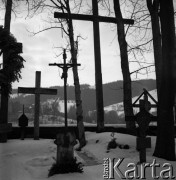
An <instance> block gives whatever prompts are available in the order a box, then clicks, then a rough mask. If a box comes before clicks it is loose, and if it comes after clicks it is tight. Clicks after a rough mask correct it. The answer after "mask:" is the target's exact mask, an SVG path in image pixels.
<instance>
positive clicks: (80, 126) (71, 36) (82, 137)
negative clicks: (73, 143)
mask: <svg viewBox="0 0 176 180" xmlns="http://www.w3.org/2000/svg"><path fill="white" fill-rule="evenodd" d="M68 13H69V14H70V11H68ZM67 23H68V31H69V40H70V45H71V57H72V63H73V64H77V47H75V41H74V34H73V23H72V19H71V18H69V19H68V20H67ZM73 77H74V85H75V99H76V117H77V128H78V137H79V142H80V147H83V146H85V144H86V139H85V130H84V124H83V109H82V100H81V89H80V83H79V76H78V69H77V66H74V67H73Z"/></svg>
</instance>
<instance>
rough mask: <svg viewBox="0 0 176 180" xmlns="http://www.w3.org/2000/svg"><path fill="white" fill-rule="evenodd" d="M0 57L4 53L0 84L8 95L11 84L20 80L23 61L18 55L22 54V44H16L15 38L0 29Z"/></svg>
mask: <svg viewBox="0 0 176 180" xmlns="http://www.w3.org/2000/svg"><path fill="white" fill-rule="evenodd" d="M0 49H1V51H0V56H1V55H2V53H4V62H3V69H1V70H0V75H1V77H5V78H1V79H0V84H1V86H3V87H5V88H6V89H5V90H6V91H5V92H6V93H8V95H9V94H10V93H11V91H12V87H11V84H12V83H13V82H15V81H19V79H21V75H20V73H21V69H22V68H23V67H24V65H23V63H24V61H25V60H24V59H23V57H22V56H20V55H19V54H20V53H22V44H21V43H17V40H16V39H15V37H14V36H13V35H12V34H11V33H9V32H8V31H7V30H5V29H3V28H1V29H0Z"/></svg>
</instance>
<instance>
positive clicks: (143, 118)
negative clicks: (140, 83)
mask: <svg viewBox="0 0 176 180" xmlns="http://www.w3.org/2000/svg"><path fill="white" fill-rule="evenodd" d="M143 91H144V92H143V93H142V94H141V95H140V96H139V97H138V98H137V99H136V101H135V102H134V103H133V107H138V108H139V109H140V111H139V112H138V113H137V114H136V115H135V117H133V118H131V119H133V120H135V121H136V122H137V123H138V125H139V135H138V137H137V138H136V149H137V150H138V151H139V159H140V163H144V162H146V148H151V138H150V137H146V131H147V128H148V126H149V123H150V122H151V121H153V120H156V117H155V116H153V115H152V114H150V113H149V112H148V111H149V110H150V109H151V108H152V107H157V101H156V100H155V99H154V98H153V97H152V96H151V95H150V94H149V93H148V91H147V90H146V89H143ZM142 96H144V99H143V100H141V99H140V98H141V97H142ZM148 97H150V98H151V99H152V100H153V102H154V103H155V104H151V103H150V102H149V101H148ZM138 101H139V104H136V103H137V102H138ZM129 118H130V117H129Z"/></svg>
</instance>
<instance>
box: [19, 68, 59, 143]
mask: <svg viewBox="0 0 176 180" xmlns="http://www.w3.org/2000/svg"><path fill="white" fill-rule="evenodd" d="M40 82H41V72H40V71H36V80H35V88H29V87H19V88H18V93H25V94H35V110H34V140H39V114H40V94H48V95H56V94H57V89H49V88H41V87H40Z"/></svg>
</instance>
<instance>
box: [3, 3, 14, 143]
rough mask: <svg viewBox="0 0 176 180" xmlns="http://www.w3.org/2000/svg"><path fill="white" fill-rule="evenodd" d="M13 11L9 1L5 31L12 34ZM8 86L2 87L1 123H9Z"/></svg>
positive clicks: (5, 134)
mask: <svg viewBox="0 0 176 180" xmlns="http://www.w3.org/2000/svg"><path fill="white" fill-rule="evenodd" d="M11 10H12V0H7V4H6V13H5V21H4V29H6V30H7V31H8V32H10V22H11ZM7 53H8V52H7V51H6V50H4V51H3V64H5V61H6V58H7ZM7 89H8V85H7V86H2V87H1V111H0V123H1V124H7V123H8V96H9V94H8V93H7ZM0 142H7V133H3V134H1V135H0Z"/></svg>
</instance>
